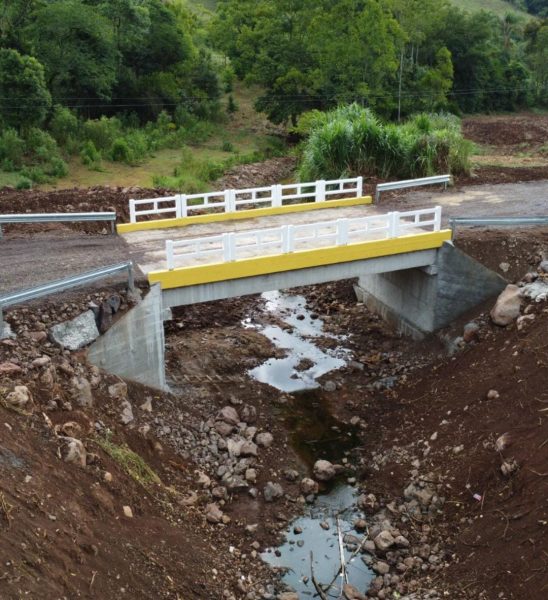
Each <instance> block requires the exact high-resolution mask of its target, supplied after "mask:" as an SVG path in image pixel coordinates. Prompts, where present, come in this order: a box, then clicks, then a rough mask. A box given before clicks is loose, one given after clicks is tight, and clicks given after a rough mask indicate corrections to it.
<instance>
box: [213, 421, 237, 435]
mask: <svg viewBox="0 0 548 600" xmlns="http://www.w3.org/2000/svg"><path fill="white" fill-rule="evenodd" d="M214 427H215V431H216V432H217V433H218V434H219V435H222V436H223V437H228V436H229V435H230V434H231V433H232V432H233V431H234V425H230V424H229V423H225V422H224V421H215V426H214Z"/></svg>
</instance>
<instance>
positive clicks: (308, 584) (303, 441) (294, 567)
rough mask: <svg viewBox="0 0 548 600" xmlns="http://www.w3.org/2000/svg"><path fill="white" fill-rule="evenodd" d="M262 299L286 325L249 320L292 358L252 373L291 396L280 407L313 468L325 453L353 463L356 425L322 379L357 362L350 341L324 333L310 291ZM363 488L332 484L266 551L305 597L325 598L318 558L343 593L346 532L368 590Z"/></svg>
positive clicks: (358, 577)
mask: <svg viewBox="0 0 548 600" xmlns="http://www.w3.org/2000/svg"><path fill="white" fill-rule="evenodd" d="M263 298H264V299H265V300H266V303H265V313H266V315H268V316H271V317H275V318H276V320H277V321H278V322H281V323H282V325H266V326H262V325H258V324H256V323H253V322H251V321H250V320H246V321H245V322H244V323H243V325H244V327H249V328H254V329H256V330H257V331H259V332H260V333H262V334H263V335H265V336H266V337H267V338H268V339H269V340H270V341H271V342H272V343H273V344H274V345H275V346H276V347H277V348H279V349H282V350H284V352H285V356H284V357H283V358H271V359H269V360H267V361H266V362H265V363H263V364H262V365H259V366H258V367H256V368H254V369H252V370H251V371H250V372H249V375H250V376H251V377H253V378H254V379H256V380H257V381H261V382H263V383H267V384H269V385H271V386H273V387H275V388H277V389H279V390H281V391H284V392H287V393H289V394H290V395H291V396H290V400H289V402H288V403H287V404H286V405H283V406H282V407H279V408H277V409H276V410H277V413H278V418H279V419H280V420H281V421H282V422H283V423H284V424H285V427H286V429H287V431H288V432H289V436H290V441H291V444H292V446H293V448H294V450H295V451H296V452H297V454H298V456H299V458H300V459H301V461H302V464H303V467H305V468H306V469H308V471H309V472H311V471H312V465H313V464H314V462H315V461H316V460H318V459H320V458H324V459H327V460H329V461H331V462H340V463H348V462H351V459H352V453H353V451H354V450H356V448H357V447H358V446H359V443H360V442H359V438H358V436H357V434H356V432H355V431H354V430H353V428H351V427H348V426H346V425H342V424H341V423H340V422H338V421H337V420H336V419H335V418H334V416H333V415H332V414H331V412H330V411H329V408H328V406H327V404H326V402H325V400H324V399H323V396H322V394H321V393H320V390H319V388H320V384H319V383H318V381H317V379H318V378H319V377H321V376H322V375H325V374H327V373H329V372H330V371H334V370H336V369H339V368H341V367H343V366H344V365H345V364H346V363H347V361H349V360H351V351H350V350H348V349H347V348H344V346H343V344H344V342H345V340H346V339H347V338H346V337H345V336H334V335H331V334H329V333H326V332H324V330H323V325H324V324H323V321H322V320H321V319H319V318H318V317H317V316H316V315H314V314H313V313H311V312H310V310H309V309H308V308H307V306H306V298H304V297H303V296H299V295H291V294H285V293H283V292H278V291H274V292H267V293H265V294H263ZM325 340H327V341H328V342H329V343H328V344H323V346H328V347H327V348H325V347H324V348H320V342H322V341H325ZM333 342H335V343H333ZM357 494H358V492H357V489H356V487H355V486H354V482H353V480H352V479H350V480H346V481H345V480H344V478H343V479H339V480H337V481H336V482H335V483H333V484H330V486H329V487H326V488H325V489H323V490H322V491H321V492H320V494H319V496H318V497H317V499H316V500H315V501H314V502H313V503H312V504H307V505H306V507H305V510H304V514H303V515H301V516H300V517H298V518H296V519H295V520H294V521H293V522H291V523H290V525H289V526H288V528H287V530H286V532H285V542H284V543H283V544H282V545H281V546H279V547H277V548H269V549H268V550H267V551H266V552H264V553H263V554H262V558H263V560H264V561H265V562H267V563H268V564H270V565H271V566H272V567H275V568H277V569H279V570H282V571H283V573H284V574H283V576H282V581H283V582H284V583H285V584H286V585H287V586H288V587H289V588H290V589H292V590H294V591H295V592H297V593H298V594H299V598H317V597H318V595H317V592H316V590H315V588H314V585H313V583H312V580H311V565H312V564H313V571H314V576H315V578H316V580H317V581H318V582H320V583H322V584H328V583H331V582H332V581H333V582H334V583H333V586H332V587H331V588H330V590H329V592H328V593H327V597H329V598H339V597H340V596H341V587H342V578H341V577H340V576H338V571H339V567H340V564H341V561H340V543H339V532H340V535H341V537H343V538H344V544H343V552H344V556H345V562H346V563H347V577H348V579H347V580H348V582H349V583H351V584H352V585H354V586H355V587H357V588H358V589H361V590H363V589H366V588H367V587H368V586H369V582H370V581H371V579H372V578H373V577H374V574H373V573H372V571H371V570H369V568H368V567H367V566H366V565H365V564H364V562H363V561H362V560H361V558H360V556H361V554H360V553H359V552H358V551H356V549H357V544H356V538H354V539H353V538H351V537H349V536H353V535H356V536H357V538H360V537H361V536H360V535H359V534H356V532H355V531H354V527H353V522H354V520H355V519H357V518H362V517H363V514H362V513H361V512H360V511H359V510H358V509H357V506H356V500H357ZM344 536H346V537H344ZM355 551H356V553H355V554H354V552H355ZM312 558H313V560H312Z"/></svg>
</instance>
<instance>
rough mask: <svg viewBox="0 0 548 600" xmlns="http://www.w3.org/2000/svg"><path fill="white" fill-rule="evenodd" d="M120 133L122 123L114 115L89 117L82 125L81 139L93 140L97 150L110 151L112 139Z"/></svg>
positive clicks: (119, 135)
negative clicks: (98, 117) (97, 117)
mask: <svg viewBox="0 0 548 600" xmlns="http://www.w3.org/2000/svg"><path fill="white" fill-rule="evenodd" d="M121 135H122V123H121V122H120V120H119V119H117V118H116V117H111V118H110V119H109V118H107V117H101V118H100V119H89V120H88V121H85V122H84V125H83V127H82V135H81V137H82V139H84V140H86V141H88V140H89V141H91V142H93V145H94V146H95V148H97V150H100V151H101V152H110V150H111V148H112V145H113V144H114V140H116V139H117V138H119V137H121Z"/></svg>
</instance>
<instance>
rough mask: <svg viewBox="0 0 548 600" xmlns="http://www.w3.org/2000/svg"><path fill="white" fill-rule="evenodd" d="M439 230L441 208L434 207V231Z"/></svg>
mask: <svg viewBox="0 0 548 600" xmlns="http://www.w3.org/2000/svg"><path fill="white" fill-rule="evenodd" d="M440 229H441V206H436V208H435V210H434V231H440Z"/></svg>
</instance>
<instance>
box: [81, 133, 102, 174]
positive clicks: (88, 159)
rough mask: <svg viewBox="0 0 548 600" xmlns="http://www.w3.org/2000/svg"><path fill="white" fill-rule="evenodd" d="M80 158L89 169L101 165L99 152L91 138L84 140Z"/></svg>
mask: <svg viewBox="0 0 548 600" xmlns="http://www.w3.org/2000/svg"><path fill="white" fill-rule="evenodd" d="M80 158H81V159H82V163H83V164H84V165H86V166H87V167H90V168H91V169H98V168H99V167H100V166H101V159H102V156H101V153H100V152H99V150H97V148H96V147H95V144H94V143H93V142H92V141H91V140H88V141H87V142H84V144H83V145H82V149H81V150H80Z"/></svg>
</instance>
